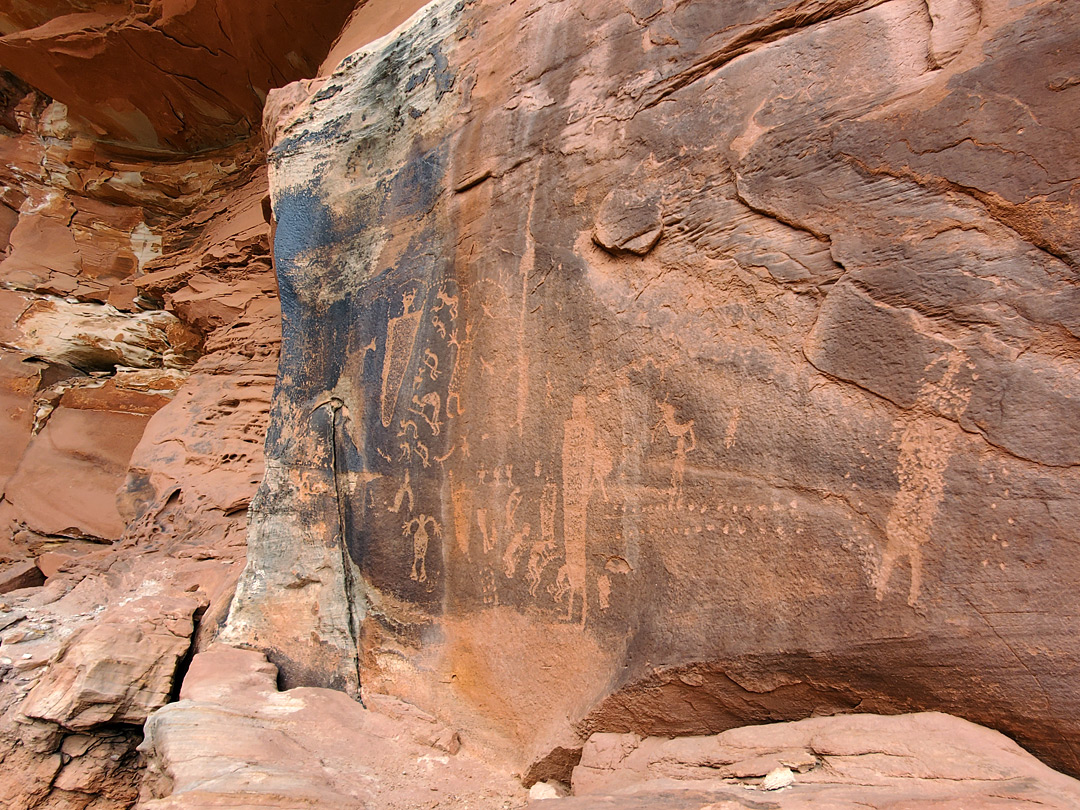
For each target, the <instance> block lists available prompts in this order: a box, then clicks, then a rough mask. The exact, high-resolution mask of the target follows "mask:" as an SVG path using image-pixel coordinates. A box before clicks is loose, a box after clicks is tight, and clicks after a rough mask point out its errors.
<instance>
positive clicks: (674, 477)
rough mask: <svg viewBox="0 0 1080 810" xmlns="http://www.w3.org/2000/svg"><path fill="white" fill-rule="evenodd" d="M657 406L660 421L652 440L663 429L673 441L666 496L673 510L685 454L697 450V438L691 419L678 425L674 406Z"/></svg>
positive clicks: (680, 486)
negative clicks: (672, 456) (673, 451)
mask: <svg viewBox="0 0 1080 810" xmlns="http://www.w3.org/2000/svg"><path fill="white" fill-rule="evenodd" d="M657 404H658V405H659V406H660V419H659V420H658V421H657V423H656V424H655V425H653V429H652V433H653V439H654V441H655V437H656V431H657V430H658V429H659V428H660V427H663V428H664V429H665V430H667V432H668V435H669V436H670V437H671V438H673V439H674V440H675V459H674V460H673V461H672V463H671V492H670V494H669V495H668V506H670V507H671V508H674V507H675V506H676V504H677V503H678V499H679V498H680V497H681V496H682V486H683V478H684V477H685V475H686V454H687V453H692V452H694V450H695V449H696V448H697V438H696V437H695V436H694V420H693V419H691V420H690V421H689V422H681V423H680V422H679V421H678V420H677V419H676V418H675V406H674V405H672V404H671V403H670V402H660V403H657Z"/></svg>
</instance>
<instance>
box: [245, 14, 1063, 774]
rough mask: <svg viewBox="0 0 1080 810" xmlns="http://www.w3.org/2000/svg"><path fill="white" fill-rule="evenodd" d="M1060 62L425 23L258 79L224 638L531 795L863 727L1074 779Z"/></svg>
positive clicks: (1042, 49)
mask: <svg viewBox="0 0 1080 810" xmlns="http://www.w3.org/2000/svg"><path fill="white" fill-rule="evenodd" d="M1078 37H1080V17H1078V11H1077V9H1076V8H1075V7H1073V6H1071V5H1070V4H1063V3H1056V2H1040V1H1039V0H1031V1H1030V2H1021V3H1016V2H1004V0H1002V1H1000V2H999V1H998V0H987V1H986V2H983V3H978V4H976V3H968V2H964V1H963V0H957V1H956V2H951V1H946V0H942V1H941V2H936V1H934V2H929V3H925V2H922V0H885V1H884V2H882V1H881V0H861V1H860V0H814V1H813V2H807V1H804V0H800V2H791V1H785V0H778V1H777V2H767V3H751V4H731V3H727V2H719V0H717V2H695V3H672V2H662V1H661V0H656V1H655V2H638V1H637V0H634V2H629V3H622V2H604V3H580V2H573V1H572V0H566V1H565V2H558V3H539V2H518V3H513V4H500V3H490V2H456V3H455V2H449V1H446V2H439V1H437V2H435V3H432V4H430V5H429V6H427V7H425V9H424V10H423V11H421V12H420V13H419V14H418V15H417V16H416V17H414V18H413V20H412V22H411V24H410V25H408V26H407V27H405V28H403V29H402V30H400V31H399V32H398V35H397V36H395V37H392V38H388V39H385V40H381V41H379V42H376V43H373V44H372V45H371V46H369V47H367V48H365V49H361V50H360V51H358V52H356V53H354V54H352V55H351V56H348V57H346V58H345V59H344V60H343V61H342V62H341V64H340V65H339V66H338V68H337V69H336V70H335V71H334V72H333V73H332V74H331V75H329V76H328V77H327V78H326V80H325V81H324V82H322V83H316V84H314V85H308V86H306V88H294V89H293V90H291V91H290V96H289V100H288V103H279V104H276V106H275V104H274V103H273V102H274V99H275V97H273V96H272V104H271V106H272V107H274V109H276V110H278V111H279V112H280V117H276V118H275V120H274V121H273V122H272V130H273V131H274V132H276V133H277V136H276V142H275V144H274V147H273V149H272V151H271V153H270V157H269V164H270V186H271V197H272V202H273V212H274V215H275V217H276V222H277V230H276V237H275V258H276V261H277V266H278V273H279V284H280V289H281V296H282V305H283V313H284V342H283V354H282V363H281V370H280V377H279V383H278V389H277V394H276V396H275V400H274V404H273V411H272V424H271V429H270V433H269V437H268V441H267V477H266V480H265V481H264V483H263V486H262V489H261V491H260V494H259V496H258V498H257V500H256V502H255V507H254V518H255V519H254V521H253V525H252V529H251V533H250V535H249V543H250V546H249V562H248V568H247V571H246V573H245V575H244V577H243V579H242V581H241V584H240V587H239V590H238V597H237V599H236V601H235V602H234V604H233V607H232V611H231V615H230V619H229V628H228V633H227V637H228V638H229V639H231V640H232V641H233V642H236V643H244V644H251V645H255V646H257V647H259V648H260V649H264V650H266V651H267V654H268V656H269V657H270V659H271V660H272V661H274V662H275V663H276V664H278V665H279V666H280V667H281V670H282V677H283V679H284V683H285V684H286V685H289V686H292V685H299V684H320V685H331V686H338V687H341V688H346V689H356V688H357V685H358V683H360V684H363V687H364V689H365V690H369V691H370V692H381V691H389V692H392V693H393V694H396V695H398V696H401V697H406V698H407V699H409V700H412V701H414V702H415V703H417V704H419V705H420V706H422V707H424V708H426V709H427V710H429V711H431V712H433V713H434V714H437V715H439V716H441V717H443V718H445V719H448V720H450V721H452V723H453V724H455V725H459V726H463V727H467V728H470V729H473V730H474V733H475V735H476V738H477V739H479V740H482V741H486V742H487V743H488V744H490V745H491V746H492V747H493V748H499V749H500V750H502V751H504V752H505V751H512V752H513V753H512V755H511V758H512V759H513V760H514V761H515V762H516V763H518V764H519V765H520V766H521V767H523V768H524V767H525V766H526V765H528V764H529V763H533V766H532V768H531V770H529V771H528V776H527V778H528V779H530V780H532V779H544V778H547V777H550V776H558V777H560V778H566V777H567V776H568V773H569V769H570V767H572V764H573V761H574V759H575V757H576V756H577V755H578V752H580V750H581V747H582V744H583V740H584V738H585V737H586V736H587V735H588V734H589V733H592V732H596V731H605V732H620V733H628V732H634V733H637V734H640V735H649V734H662V735H672V734H686V733H695V734H703V733H715V732H718V731H722V730H724V729H727V728H730V727H732V726H736V725H741V724H745V723H748V722H765V721H775V720H784V719H797V718H802V717H808V716H810V715H812V714H830V713H844V712H851V711H853V710H855V709H858V710H860V711H880V712H884V713H896V712H903V711H909V710H915V709H919V710H925V709H932V710H940V711H946V712H951V713H955V714H959V715H961V716H963V717H966V718H969V719H971V720H975V721H979V722H985V723H987V724H990V725H992V726H993V727H995V728H997V729H1000V730H1002V731H1005V732H1006V733H1008V734H1010V735H1012V736H1013V737H1015V738H1016V739H1017V740H1018V741H1020V742H1021V743H1023V744H1024V745H1025V746H1027V747H1029V748H1030V749H1031V750H1033V751H1035V752H1037V753H1038V754H1039V755H1040V756H1041V757H1043V758H1044V759H1045V761H1047V762H1049V763H1051V764H1053V765H1055V766H1058V767H1062V768H1065V769H1067V770H1069V771H1071V772H1073V773H1080V759H1078V758H1077V757H1078V756H1080V753H1078V751H1077V748H1076V740H1077V739H1078V732H1080V727H1078V726H1077V723H1078V718H1080V693H1078V691H1077V689H1076V685H1075V679H1074V678H1073V672H1074V671H1075V668H1076V663H1077V659H1076V656H1077V648H1076V642H1075V635H1076V634H1075V632H1074V629H1075V628H1074V620H1075V617H1074V615H1073V614H1074V612H1075V611H1073V610H1072V609H1071V607H1070V606H1069V604H1068V602H1067V600H1063V599H1062V598H1061V594H1063V593H1067V592H1069V591H1070V589H1071V585H1072V583H1074V582H1075V581H1076V579H1077V577H1078V574H1080V571H1078V569H1077V557H1076V555H1075V554H1074V553H1073V546H1074V543H1073V527H1074V526H1075V524H1076V519H1077V516H1078V514H1080V499H1078V493H1080V486H1078V485H1080V480H1078V479H1077V473H1076V467H1077V464H1078V463H1080V458H1078V457H1077V456H1076V448H1077V447H1078V446H1080V444H1078V443H1077V442H1076V441H1075V440H1074V437H1073V433H1074V432H1075V431H1076V430H1077V425H1080V419H1077V416H1078V413H1080V412H1078V408H1080V396H1078V394H1080V389H1078V388H1077V380H1078V379H1080V376H1078V375H1077V373H1076V372H1077V368H1076V365H1077V356H1078V350H1077V347H1078V344H1077V324H1076V321H1075V310H1076V308H1075V307H1074V306H1073V305H1072V304H1071V303H1070V302H1072V301H1073V299H1074V298H1075V293H1076V267H1077V261H1078V259H1077V255H1076V249H1075V247H1076V246H1075V245H1074V244H1073V236H1074V234H1075V227H1074V225H1075V223H1076V217H1077V207H1076V206H1077V198H1076V189H1077V185H1076V177H1077V176H1078V172H1077V164H1078V162H1080V143H1078V141H1077V138H1076V134H1075V128H1074V127H1072V125H1071V116H1072V109H1073V108H1074V107H1075V98H1074V95H1075V94H1077V93H1080V90H1078V89H1077V88H1078V87H1080V83H1078V82H1076V81H1075V80H1074V78H1075V75H1076V74H1077V73H1078V71H1080V63H1078V62H1077V54H1080V47H1077V46H1078V44H1080V43H1078ZM492 54H498V58H494V59H493V58H492ZM305 93H307V94H309V95H308V97H307V98H306V100H304V98H303V97H304V94H305ZM298 97H299V100H298ZM276 98H277V100H278V101H282V102H284V99H283V97H280V96H278V97H276Z"/></svg>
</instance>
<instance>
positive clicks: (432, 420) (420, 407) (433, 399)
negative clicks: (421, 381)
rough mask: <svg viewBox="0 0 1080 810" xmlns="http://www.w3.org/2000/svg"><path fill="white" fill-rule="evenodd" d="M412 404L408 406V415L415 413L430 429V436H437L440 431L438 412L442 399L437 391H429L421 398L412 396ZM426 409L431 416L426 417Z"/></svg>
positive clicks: (440, 424)
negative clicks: (428, 409)
mask: <svg viewBox="0 0 1080 810" xmlns="http://www.w3.org/2000/svg"><path fill="white" fill-rule="evenodd" d="M412 401H413V404H412V405H410V406H409V413H415V414H416V415H417V416H419V417H420V418H421V419H423V420H424V421H425V422H427V425H428V427H429V428H430V429H431V435H432V436H438V435H439V431H440V430H442V421H441V420H440V419H439V411H440V410H442V398H441V397H440V396H439V393H438V392H437V391H429V392H428V393H426V394H424V395H423V396H422V397H420V396H417V395H416V394H413V398H412ZM426 408H431V416H428V415H427V412H426V411H425V409H426Z"/></svg>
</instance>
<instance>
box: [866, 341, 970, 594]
mask: <svg viewBox="0 0 1080 810" xmlns="http://www.w3.org/2000/svg"><path fill="white" fill-rule="evenodd" d="M967 360H968V358H967V355H965V354H964V353H963V352H962V351H960V350H956V351H952V352H950V353H949V354H947V355H944V356H942V357H939V358H938V359H937V360H935V361H934V362H932V363H930V364H929V365H928V366H927V367H926V372H927V373H928V374H933V373H934V371H935V368H936V367H937V366H939V365H941V364H944V371H943V372H942V373H941V376H940V377H939V378H937V379H930V380H928V381H927V382H925V383H924V384H923V385H922V387H921V388H920V389H919V395H918V397H917V399H916V404H915V407H914V408H913V409H912V413H911V414H909V415H908V416H907V417H906V420H905V422H904V425H905V426H904V428H903V431H902V432H901V434H900V454H899V456H898V457H897V461H896V478H897V483H898V484H899V485H900V489H899V491H898V492H897V493H896V500H895V501H893V506H892V509H891V510H889V518H888V521H887V522H886V524H885V536H886V545H885V551H884V552H883V553H882V556H881V564H880V565H879V566H878V569H877V572H876V573H875V575H874V594H875V596H876V597H877V599H878V601H881V600H882V599H884V598H885V593H886V591H887V590H888V587H889V580H890V579H891V578H892V574H893V570H894V568H895V566H896V564H897V563H898V562H899V561H900V560H903V559H907V561H908V564H909V565H910V566H911V581H910V585H909V586H908V599H907V601H908V604H909V605H911V606H912V607H914V606H915V604H916V603H917V601H918V599H919V592H920V590H921V588H922V556H923V552H922V549H923V546H925V545H926V544H927V543H929V542H930V539H931V531H932V529H933V525H934V519H935V517H936V516H937V512H938V509H939V507H940V506H941V503H942V501H943V500H944V499H945V472H946V470H947V469H948V466H949V461H950V460H951V459H952V452H953V449H952V448H953V442H954V441H955V440H956V438H957V436H959V434H960V433H961V429H960V426H959V425H957V424H956V422H954V421H952V420H953V419H957V418H959V417H960V416H961V415H962V414H963V412H964V410H966V408H967V403H968V400H970V398H971V389H970V388H969V387H967V386H962V385H957V378H958V377H959V375H960V372H961V371H962V370H963V368H964V367H965V364H966V363H967ZM949 417H951V418H949Z"/></svg>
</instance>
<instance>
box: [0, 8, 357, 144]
mask: <svg viewBox="0 0 1080 810" xmlns="http://www.w3.org/2000/svg"><path fill="white" fill-rule="evenodd" d="M355 5H356V3H355V0H307V2H302V3H291V2H290V3H282V2H277V0H257V2H246V3H243V4H236V3H224V2H221V1H220V0H154V2H135V0H120V1H119V2H91V1H90V0H86V1H85V2H50V3H30V4H28V3H22V2H18V1H17V0H16V1H15V2H5V3H4V4H3V7H2V8H0V33H3V36H0V64H3V65H4V67H5V68H6V69H7V70H9V71H11V72H12V73H15V74H16V75H17V76H19V78H21V79H22V80H23V81H25V82H29V83H30V84H32V85H33V86H34V87H36V88H37V89H39V90H41V91H42V92H44V93H46V94H48V95H49V96H51V97H52V98H55V99H57V100H58V101H60V102H61V103H63V104H66V105H67V106H68V110H69V112H70V113H71V114H72V117H73V119H74V122H75V123H76V125H77V126H80V127H81V128H82V129H83V130H84V131H86V132H87V133H88V134H91V135H93V136H94V137H97V138H101V139H103V140H108V141H116V142H120V143H123V144H125V145H129V146H132V147H135V148H139V149H144V150H145V149H153V150H161V151H169V152H179V153H190V152H195V151H199V150H203V149H207V148H212V147H216V146H223V145H226V144H229V143H234V142H236V141H237V140H241V139H243V138H244V137H246V136H248V135H250V134H252V133H253V132H255V131H257V129H258V123H259V120H260V117H261V113H262V104H263V101H264V100H265V98H266V92H267V91H268V90H269V89H270V88H271V87H279V86H281V85H283V84H286V83H288V82H290V81H294V80H295V79H299V78H302V77H304V76H311V75H314V73H315V72H316V70H317V68H318V66H319V64H320V62H321V61H322V59H323V57H324V56H325V54H326V48H327V46H328V44H329V42H328V38H332V37H333V36H334V35H335V34H336V33H337V31H338V30H339V28H340V27H341V25H342V24H343V23H344V22H345V20H346V18H347V17H348V15H349V12H350V11H352V9H353V7H354V6H355Z"/></svg>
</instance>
